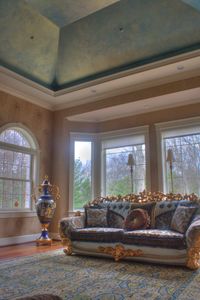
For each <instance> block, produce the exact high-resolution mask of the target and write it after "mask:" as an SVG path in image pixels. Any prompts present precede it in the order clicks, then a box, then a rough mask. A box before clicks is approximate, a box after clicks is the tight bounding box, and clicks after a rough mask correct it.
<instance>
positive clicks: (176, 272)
mask: <svg viewBox="0 0 200 300" xmlns="http://www.w3.org/2000/svg"><path fill="white" fill-rule="evenodd" d="M39 293H40V294H41V293H44V294H45V293H48V294H54V295H58V296H60V297H61V298H62V299H73V300H90V299H92V300H93V299H95V300H122V299H133V300H141V299H148V300H149V299H154V300H165V299H168V300H169V299H170V300H172V299H173V300H174V299H181V300H186V299H187V300H197V299H200V298H199V297H200V272H199V271H195V272H194V271H190V270H188V269H186V268H182V267H173V266H159V265H151V264H143V263H135V262H129V261H121V262H118V263H115V262H114V261H113V260H111V259H102V258H101V259H98V258H92V257H85V256H82V257H81V256H75V255H74V256H65V254H64V253H63V252H62V250H56V251H51V252H47V253H43V254H37V255H34V256H29V257H25V258H16V259H13V260H10V261H3V262H1V265H0V299H1V300H6V299H12V300H13V299H17V298H20V297H25V296H31V295H34V294H39Z"/></svg>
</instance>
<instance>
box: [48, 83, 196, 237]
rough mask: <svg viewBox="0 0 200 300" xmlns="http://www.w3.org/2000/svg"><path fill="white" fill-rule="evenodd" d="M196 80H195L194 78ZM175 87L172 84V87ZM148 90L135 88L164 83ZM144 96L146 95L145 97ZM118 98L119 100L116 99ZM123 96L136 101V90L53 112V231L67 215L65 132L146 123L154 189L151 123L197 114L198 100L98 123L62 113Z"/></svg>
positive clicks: (154, 152)
mask: <svg viewBox="0 0 200 300" xmlns="http://www.w3.org/2000/svg"><path fill="white" fill-rule="evenodd" d="M187 83H188V82H186V81H185V85H184V82H181V83H180V82H178V85H175V84H173V85H172V86H170V87H169V89H168V92H171V89H172V88H173V90H176V88H177V86H178V90H179V88H180V85H181V87H182V89H185V87H187ZM189 84H190V85H191V86H193V85H196V84H197V81H196V79H195V80H193V81H191V82H189ZM198 84H199V80H198ZM175 87H176V88H175ZM151 91H152V93H149V94H148V93H147V91H140V92H137V94H138V95H139V98H140V99H143V98H145V97H147V94H148V95H149V97H151V96H152V94H155V95H159V94H162V93H163V91H165V93H166V92H167V90H166V85H164V87H163V90H162V89H161V88H160V89H158V90H156V89H155V90H154V91H153V89H152V90H151ZM147 98H148V97H147ZM120 99H121V102H120ZM124 99H127V100H128V101H127V102H129V101H130V99H132V100H133V99H134V100H133V101H136V100H137V98H136V93H132V94H128V95H125V96H117V97H113V98H109V99H106V100H102V101H98V102H95V103H91V104H86V105H81V106H77V107H74V108H70V109H65V110H62V111H57V112H54V143H53V144H54V149H53V180H54V181H57V182H59V184H60V189H61V198H62V199H61V201H60V204H59V208H58V209H57V211H56V216H55V218H54V221H53V226H52V231H53V232H56V230H57V226H58V222H59V220H60V219H61V218H62V217H64V216H66V215H67V211H68V203H69V196H68V194H69V163H68V162H69V132H70V131H74V132H106V131H112V130H118V129H123V128H124V129H125V128H131V127H137V126H143V125H149V136H150V172H151V173H150V174H151V190H152V191H156V190H158V166H157V149H156V131H155V123H159V122H166V121H171V120H178V119H184V118H190V117H195V116H199V115H200V104H192V105H187V106H181V107H177V108H172V109H166V110H160V111H155V112H149V113H144V114H140V115H137V116H135V115H134V116H130V117H126V118H122V119H116V120H110V121H107V122H102V123H98V124H96V123H79V122H69V121H67V120H66V116H70V115H73V114H79V113H81V112H87V111H92V110H96V109H97V108H103V107H108V106H112V105H115V104H116V102H117V103H118V104H120V103H123V102H124Z"/></svg>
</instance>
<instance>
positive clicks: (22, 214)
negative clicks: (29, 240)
mask: <svg viewBox="0 0 200 300" xmlns="http://www.w3.org/2000/svg"><path fill="white" fill-rule="evenodd" d="M36 216H37V213H36V212H35V211H13V210H10V211H8V210H7V211H0V219H8V218H32V217H36Z"/></svg>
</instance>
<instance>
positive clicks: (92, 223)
mask: <svg viewBox="0 0 200 300" xmlns="http://www.w3.org/2000/svg"><path fill="white" fill-rule="evenodd" d="M85 214H86V227H107V226H108V224H107V208H90V207H87V208H86V209H85Z"/></svg>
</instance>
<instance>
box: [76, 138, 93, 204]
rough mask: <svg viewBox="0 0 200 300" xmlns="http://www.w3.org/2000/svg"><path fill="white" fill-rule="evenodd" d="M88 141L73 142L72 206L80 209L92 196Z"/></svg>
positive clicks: (89, 143) (90, 145) (89, 146)
mask: <svg viewBox="0 0 200 300" xmlns="http://www.w3.org/2000/svg"><path fill="white" fill-rule="evenodd" d="M91 150H92V143H91V142H90V141H75V142H74V180H73V182H74V186H73V198H74V199H73V204H74V206H73V208H74V209H75V210H76V209H81V208H82V207H83V205H84V204H85V203H86V202H88V199H90V198H91V197H92V169H91Z"/></svg>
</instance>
